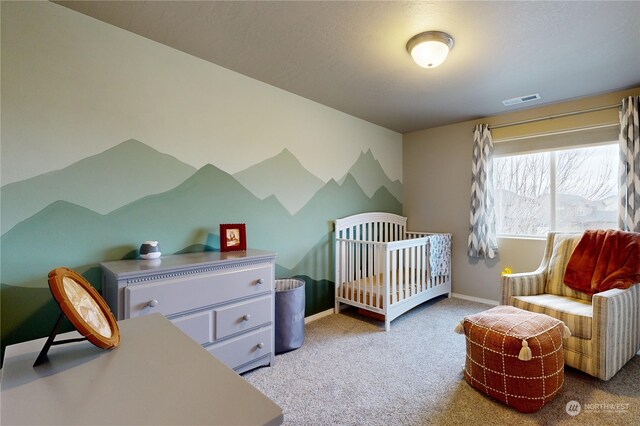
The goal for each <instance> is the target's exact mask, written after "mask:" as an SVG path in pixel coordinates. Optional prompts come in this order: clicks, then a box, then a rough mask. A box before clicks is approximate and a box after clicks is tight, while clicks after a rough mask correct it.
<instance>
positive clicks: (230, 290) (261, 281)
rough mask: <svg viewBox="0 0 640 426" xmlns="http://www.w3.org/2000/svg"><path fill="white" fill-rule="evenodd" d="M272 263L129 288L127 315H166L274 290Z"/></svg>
mask: <svg viewBox="0 0 640 426" xmlns="http://www.w3.org/2000/svg"><path fill="white" fill-rule="evenodd" d="M271 272H272V269H271V267H270V266H265V265H260V266H255V267H242V268H230V269H224V270H222V271H215V272H211V273H203V274H196V275H192V276H180V277H175V278H170V279H163V280H158V281H156V282H152V283H149V284H138V285H130V286H128V287H126V288H125V292H124V293H125V297H124V302H125V317H126V318H134V317H138V316H141V315H147V314H150V313H153V312H159V313H161V314H163V315H165V316H169V315H173V314H177V313H180V312H185V311H189V310H193V309H198V308H201V307H204V306H209V305H215V304H217V303H222V302H227V301H231V300H234V299H240V298H244V297H250V296H257V295H260V294H266V293H271V292H272V290H273V279H272V275H271Z"/></svg>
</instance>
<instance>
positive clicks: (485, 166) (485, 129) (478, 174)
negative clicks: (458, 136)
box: [467, 124, 498, 259]
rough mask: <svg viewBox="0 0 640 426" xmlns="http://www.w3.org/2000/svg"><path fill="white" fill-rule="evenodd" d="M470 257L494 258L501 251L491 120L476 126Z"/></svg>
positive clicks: (474, 133)
mask: <svg viewBox="0 0 640 426" xmlns="http://www.w3.org/2000/svg"><path fill="white" fill-rule="evenodd" d="M471 174H472V176H471V210H470V213H469V216H470V225H469V244H468V247H467V253H468V255H469V257H481V258H485V259H493V258H494V257H495V256H496V254H497V253H498V243H497V240H496V221H495V215H494V211H493V139H492V138H491V130H490V129H489V125H488V124H478V125H477V126H476V127H475V128H474V130H473V161H472V164H471Z"/></svg>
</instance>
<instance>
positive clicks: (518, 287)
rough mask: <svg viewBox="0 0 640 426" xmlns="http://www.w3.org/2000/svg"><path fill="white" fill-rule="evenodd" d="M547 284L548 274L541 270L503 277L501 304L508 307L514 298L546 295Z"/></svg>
mask: <svg viewBox="0 0 640 426" xmlns="http://www.w3.org/2000/svg"><path fill="white" fill-rule="evenodd" d="M546 282H547V272H546V270H545V269H544V268H539V269H537V270H536V271H534V272H525V273H520V274H506V275H503V276H502V300H501V301H500V303H502V304H503V305H508V304H509V300H510V299H511V297H512V296H533V295H535V294H542V293H544V285H545V283H546Z"/></svg>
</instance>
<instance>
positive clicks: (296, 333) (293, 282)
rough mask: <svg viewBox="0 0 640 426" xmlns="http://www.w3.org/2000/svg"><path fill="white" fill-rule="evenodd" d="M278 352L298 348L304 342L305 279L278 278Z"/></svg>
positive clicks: (276, 321) (276, 337)
mask: <svg viewBox="0 0 640 426" xmlns="http://www.w3.org/2000/svg"><path fill="white" fill-rule="evenodd" d="M275 286H276V309H275V310H276V315H275V317H276V318H275V335H276V336H275V341H276V354H279V353H282V352H287V351H291V350H293V349H298V348H299V347H300V346H302V342H304V303H305V297H304V281H302V280H299V279H295V278H290V279H282V280H276V282H275Z"/></svg>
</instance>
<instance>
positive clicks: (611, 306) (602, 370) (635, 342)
mask: <svg viewBox="0 0 640 426" xmlns="http://www.w3.org/2000/svg"><path fill="white" fill-rule="evenodd" d="M592 303H593V336H594V338H595V341H594V346H593V350H594V355H595V358H596V359H597V360H598V362H597V364H598V365H596V368H598V369H599V371H598V374H597V376H598V377H600V378H601V379H603V380H609V379H610V378H611V377H613V375H614V374H615V373H616V372H617V371H618V370H619V369H620V368H622V366H623V365H624V364H625V363H626V362H627V361H629V360H630V359H631V358H632V357H633V356H634V355H635V354H636V352H637V351H638V349H640V317H639V316H638V312H640V284H634V285H632V286H631V287H629V288H627V289H618V288H614V289H611V290H607V291H603V292H602V293H596V294H594V295H593V302H592Z"/></svg>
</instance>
